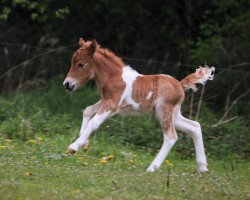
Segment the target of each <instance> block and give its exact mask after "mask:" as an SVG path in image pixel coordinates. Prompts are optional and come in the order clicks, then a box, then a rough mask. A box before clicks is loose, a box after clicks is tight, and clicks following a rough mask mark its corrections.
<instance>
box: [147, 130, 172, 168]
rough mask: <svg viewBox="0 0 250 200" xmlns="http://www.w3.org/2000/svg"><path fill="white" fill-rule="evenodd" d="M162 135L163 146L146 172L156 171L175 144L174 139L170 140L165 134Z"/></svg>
mask: <svg viewBox="0 0 250 200" xmlns="http://www.w3.org/2000/svg"><path fill="white" fill-rule="evenodd" d="M163 135H164V141H163V145H162V147H161V149H160V151H159V153H158V155H157V156H156V157H155V159H154V160H153V162H152V163H151V164H150V166H149V167H148V169H147V172H154V171H155V170H156V169H159V168H160V166H161V164H162V162H163V161H164V159H165V158H166V156H167V155H168V153H169V151H170V149H171V148H172V147H173V146H174V144H175V142H176V141H177V138H176V139H170V138H169V137H168V135H167V134H163Z"/></svg>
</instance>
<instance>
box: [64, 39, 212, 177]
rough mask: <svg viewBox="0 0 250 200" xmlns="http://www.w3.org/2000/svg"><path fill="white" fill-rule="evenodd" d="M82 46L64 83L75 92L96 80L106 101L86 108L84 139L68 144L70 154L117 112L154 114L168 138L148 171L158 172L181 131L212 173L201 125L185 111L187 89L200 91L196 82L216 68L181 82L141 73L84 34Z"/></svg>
mask: <svg viewBox="0 0 250 200" xmlns="http://www.w3.org/2000/svg"><path fill="white" fill-rule="evenodd" d="M79 45H80V48H79V49H78V50H77V51H76V52H75V53H74V55H73V57H72V60H71V68H70V70H69V72H68V75H67V77H66V79H65V80H64V82H63V84H64V86H65V88H66V89H67V90H69V91H75V90H77V89H79V88H81V87H82V86H83V85H84V84H85V83H86V82H87V81H89V80H90V79H94V80H95V82H96V84H97V87H98V91H99V93H100V95H101V99H100V100H99V101H98V102H97V103H96V104H94V105H91V106H89V107H87V108H86V109H85V110H84V111H83V121H82V126H81V130H80V137H79V138H78V139H77V140H76V141H75V142H74V143H73V144H71V145H70V146H69V148H68V153H75V152H76V151H78V150H79V149H80V147H82V146H84V145H86V144H88V138H89V136H90V134H91V133H92V132H93V131H94V130H96V129H97V128H98V127H99V126H100V125H101V124H102V123H103V122H104V121H105V120H106V119H107V118H109V117H111V116H113V115H114V114H116V113H129V112H131V111H136V112H155V113H156V117H157V118H158V120H159V122H160V124H161V127H162V130H163V136H164V140H163V145H162V147H161V150H160V151H159V153H158V155H157V156H156V158H155V159H154V160H153V162H152V163H151V164H150V166H149V167H148V169H147V171H148V172H153V171H155V169H158V168H159V167H160V166H161V164H162V162H163V161H164V159H165V158H166V156H167V154H168V152H169V151H170V149H171V148H172V147H173V145H174V144H175V142H176V140H177V137H178V136H177V133H176V129H177V130H180V131H183V132H186V133H188V134H189V135H190V136H191V137H192V138H193V140H194V145H195V151H196V161H197V166H198V169H199V171H200V172H206V171H208V169H207V161H206V156H205V152H204V146H203V139H202V133H201V127H200V124H199V123H198V122H196V121H192V120H189V119H186V118H185V117H183V116H182V115H181V111H180V109H181V104H182V102H183V100H184V97H185V94H184V89H189V88H191V89H193V90H196V83H201V84H204V83H205V82H206V81H207V80H212V79H213V76H214V71H215V68H214V67H211V68H209V67H207V66H205V67H200V68H199V69H197V70H196V72H195V73H193V74H191V75H189V76H187V77H186V78H184V79H183V80H182V81H178V80H176V79H174V78H173V77H171V76H168V75H164V74H159V75H141V74H139V73H137V72H136V71H135V70H133V69H132V68H130V67H129V66H125V64H124V63H123V61H122V60H121V59H120V58H119V57H117V56H116V55H115V54H114V53H112V52H111V51H108V50H107V49H104V48H101V47H100V46H99V45H98V44H97V42H96V41H95V40H93V41H91V42H90V41H87V42H86V41H84V40H83V39H82V38H80V40H79Z"/></svg>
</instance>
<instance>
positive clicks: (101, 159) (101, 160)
mask: <svg viewBox="0 0 250 200" xmlns="http://www.w3.org/2000/svg"><path fill="white" fill-rule="evenodd" d="M99 162H100V163H103V164H104V163H107V162H108V159H107V157H102V158H100V159H99Z"/></svg>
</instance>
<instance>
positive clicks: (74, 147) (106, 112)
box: [68, 104, 114, 153]
mask: <svg viewBox="0 0 250 200" xmlns="http://www.w3.org/2000/svg"><path fill="white" fill-rule="evenodd" d="M105 105H106V106H105ZM112 114H114V109H113V108H110V107H108V106H107V104H102V105H101V107H100V109H99V110H98V112H97V113H96V114H95V116H94V117H93V118H92V119H91V120H90V121H89V122H88V124H87V127H86V129H85V130H83V132H82V133H81V135H80V137H79V138H78V139H77V140H76V141H75V142H74V143H72V144H71V145H70V146H69V148H68V153H75V152H76V151H78V150H79V149H80V147H81V146H83V145H84V144H86V143H87V141H88V138H89V136H90V134H91V133H92V132H93V131H95V130H96V129H98V128H99V126H100V125H101V124H102V123H103V122H104V121H105V120H106V119H107V118H108V117H110V116H112Z"/></svg>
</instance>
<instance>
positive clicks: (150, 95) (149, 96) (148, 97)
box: [146, 91, 153, 100]
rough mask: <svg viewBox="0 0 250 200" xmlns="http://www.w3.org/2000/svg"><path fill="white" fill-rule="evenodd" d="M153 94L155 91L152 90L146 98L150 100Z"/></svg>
mask: <svg viewBox="0 0 250 200" xmlns="http://www.w3.org/2000/svg"><path fill="white" fill-rule="evenodd" d="M152 94H153V92H152V91H150V92H149V93H148V95H147V97H146V99H147V100H149V99H150V98H151V97H152Z"/></svg>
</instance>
